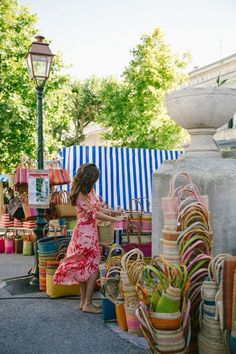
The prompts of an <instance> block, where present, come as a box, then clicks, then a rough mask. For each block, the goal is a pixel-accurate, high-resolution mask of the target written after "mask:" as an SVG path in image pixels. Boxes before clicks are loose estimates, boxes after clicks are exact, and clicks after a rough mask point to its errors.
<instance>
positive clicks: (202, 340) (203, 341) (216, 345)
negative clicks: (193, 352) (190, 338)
mask: <svg viewBox="0 0 236 354" xmlns="http://www.w3.org/2000/svg"><path fill="white" fill-rule="evenodd" d="M198 352H199V354H227V353H228V350H227V348H226V346H225V343H224V342H223V339H222V338H220V337H219V338H218V340H217V341H214V340H211V339H209V338H206V337H205V336H204V335H203V334H202V333H199V335H198Z"/></svg>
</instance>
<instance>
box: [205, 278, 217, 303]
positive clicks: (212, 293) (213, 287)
mask: <svg viewBox="0 0 236 354" xmlns="http://www.w3.org/2000/svg"><path fill="white" fill-rule="evenodd" d="M217 291H218V284H217V282H215V281H210V280H205V281H204V282H203V283H202V296H203V298H205V297H206V298H208V299H212V300H215V297H216V293H217Z"/></svg>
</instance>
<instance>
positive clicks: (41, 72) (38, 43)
mask: <svg viewBox="0 0 236 354" xmlns="http://www.w3.org/2000/svg"><path fill="white" fill-rule="evenodd" d="M34 38H35V41H34V42H33V43H32V44H31V47H30V49H29V52H28V53H27V55H26V60H27V66H28V72H29V75H30V78H31V80H33V81H34V82H35V86H36V92H37V123H38V125H37V126H38V128H37V133H38V134H37V135H38V149H37V164H38V170H43V169H44V156H43V89H44V85H45V83H46V81H47V79H48V78H49V75H50V69H51V63H52V58H53V56H54V55H53V54H52V52H51V50H50V48H49V44H47V43H44V42H43V40H44V37H43V36H35V37H34ZM45 224H46V222H45V219H44V209H38V216H37V220H36V229H35V234H36V241H37V240H39V239H40V238H42V237H43V228H44V226H45ZM33 274H34V275H35V278H33V279H32V280H31V284H32V285H38V277H39V271H38V254H37V242H36V247H35V267H34V271H33Z"/></svg>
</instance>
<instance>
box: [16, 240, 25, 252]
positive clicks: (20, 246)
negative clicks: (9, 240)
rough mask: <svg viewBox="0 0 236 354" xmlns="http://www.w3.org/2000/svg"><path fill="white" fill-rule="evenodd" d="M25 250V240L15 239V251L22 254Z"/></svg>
mask: <svg viewBox="0 0 236 354" xmlns="http://www.w3.org/2000/svg"><path fill="white" fill-rule="evenodd" d="M22 252H23V240H22V239H21V238H19V239H17V238H16V239H15V253H16V254H21V253H22Z"/></svg>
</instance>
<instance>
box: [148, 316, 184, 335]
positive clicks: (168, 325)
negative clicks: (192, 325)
mask: <svg viewBox="0 0 236 354" xmlns="http://www.w3.org/2000/svg"><path fill="white" fill-rule="evenodd" d="M149 318H150V321H151V323H152V325H153V327H154V328H155V329H158V330H173V331H174V330H177V329H179V328H180V326H181V320H182V317H181V313H180V312H179V311H178V312H175V313H157V312H150V314H149Z"/></svg>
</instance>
